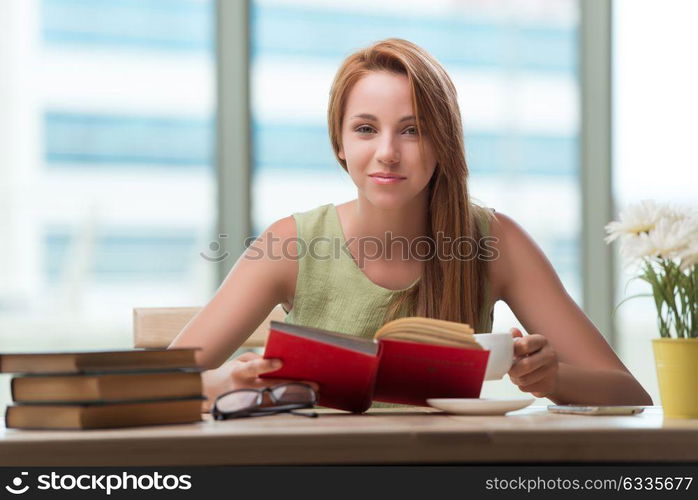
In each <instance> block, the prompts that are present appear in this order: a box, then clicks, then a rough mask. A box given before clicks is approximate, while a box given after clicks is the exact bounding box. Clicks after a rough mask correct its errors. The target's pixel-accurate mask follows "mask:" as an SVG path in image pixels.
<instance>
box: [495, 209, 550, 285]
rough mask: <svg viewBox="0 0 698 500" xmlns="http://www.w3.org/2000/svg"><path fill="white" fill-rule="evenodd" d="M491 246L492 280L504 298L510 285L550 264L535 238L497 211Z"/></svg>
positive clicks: (512, 219) (510, 218) (507, 216)
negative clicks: (533, 269) (524, 272)
mask: <svg viewBox="0 0 698 500" xmlns="http://www.w3.org/2000/svg"><path fill="white" fill-rule="evenodd" d="M489 235H490V236H491V237H492V239H491V245H490V247H491V248H493V249H494V250H495V258H494V259H493V260H492V261H491V265H490V279H491V281H492V282H493V283H494V284H495V285H494V286H496V288H497V293H498V294H499V298H503V296H504V294H505V292H504V290H505V289H506V287H507V284H508V283H509V282H510V281H511V280H513V279H516V278H517V277H518V276H520V275H521V270H522V269H529V268H531V267H533V266H535V265H537V263H539V262H541V261H547V258H546V257H545V255H544V253H543V251H542V250H541V249H540V247H539V246H538V244H537V243H536V242H535V240H534V239H533V237H531V235H530V234H529V233H528V232H527V231H526V230H525V229H524V228H523V227H522V226H521V225H520V224H519V223H517V222H516V221H515V220H514V218H513V217H511V216H509V215H507V214H505V213H502V212H499V211H497V212H495V213H493V214H492V221H491V223H490V234H489Z"/></svg>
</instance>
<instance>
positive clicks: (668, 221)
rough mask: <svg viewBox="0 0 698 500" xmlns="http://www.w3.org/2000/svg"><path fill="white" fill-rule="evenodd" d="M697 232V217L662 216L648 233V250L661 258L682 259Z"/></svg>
mask: <svg viewBox="0 0 698 500" xmlns="http://www.w3.org/2000/svg"><path fill="white" fill-rule="evenodd" d="M697 233H698V220H696V219H693V218H690V217H685V218H676V217H674V218H669V217H667V218H662V219H660V220H659V221H658V222H657V225H656V226H655V227H654V229H652V230H651V231H650V232H649V234H647V235H646V240H647V249H646V250H647V251H648V252H651V255H652V256H655V257H658V258H660V259H676V258H679V259H680V258H681V257H682V256H683V255H684V253H685V252H686V251H688V249H689V247H690V245H691V243H692V242H693V240H694V239H695V236H696V234H697Z"/></svg>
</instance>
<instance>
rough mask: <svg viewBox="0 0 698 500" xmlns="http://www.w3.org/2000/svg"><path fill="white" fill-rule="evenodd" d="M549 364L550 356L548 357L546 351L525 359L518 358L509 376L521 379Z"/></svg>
mask: <svg viewBox="0 0 698 500" xmlns="http://www.w3.org/2000/svg"><path fill="white" fill-rule="evenodd" d="M548 363H549V356H546V353H545V351H544V350H542V351H540V352H537V353H535V354H531V355H529V356H525V357H523V358H518V359H516V360H514V363H513V364H512V365H511V368H510V369H509V376H510V377H511V376H514V377H518V378H521V377H523V376H524V375H527V374H529V373H532V372H534V371H535V370H537V369H538V368H540V367H541V366H543V365H546V364H548Z"/></svg>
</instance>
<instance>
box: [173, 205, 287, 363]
mask: <svg viewBox="0 0 698 500" xmlns="http://www.w3.org/2000/svg"><path fill="white" fill-rule="evenodd" d="M295 238H296V224H295V221H294V220H293V217H291V216H289V217H286V218H284V219H280V220H278V221H276V222H275V223H274V224H272V225H271V226H269V228H268V229H267V230H265V231H264V232H263V233H262V235H261V236H260V237H259V238H257V240H255V241H254V242H253V243H252V244H251V245H250V246H249V247H248V248H247V249H246V250H245V251H244V253H243V254H242V255H241V256H240V258H239V259H238V261H237V262H236V263H235V265H234V266H233V268H232V269H231V270H230V272H229V273H228V276H227V277H226V278H225V280H224V281H223V283H222V284H221V286H220V287H219V288H218V291H217V292H216V294H215V295H214V297H213V298H212V299H211V301H210V302H209V303H208V304H206V306H205V307H204V308H203V309H202V310H201V311H200V312H199V313H198V314H197V315H196V316H195V317H194V318H192V320H191V321H190V322H189V323H188V324H187V325H186V327H185V328H184V329H183V330H182V331H181V332H180V333H179V335H177V337H176V338H175V339H174V340H173V341H172V343H171V344H170V347H201V348H202V349H201V351H199V352H198V354H197V362H198V363H199V365H200V366H201V367H203V368H206V369H211V368H215V367H218V366H220V365H221V364H222V363H223V362H224V361H225V360H226V359H228V358H229V357H230V355H231V354H232V353H233V352H235V351H236V350H237V349H238V348H239V347H240V346H241V345H242V344H243V342H244V341H245V340H246V339H247V337H249V336H250V335H251V334H252V332H254V330H255V329H256V328H257V327H258V326H259V325H260V324H261V323H262V321H264V319H265V318H266V317H267V316H268V315H269V313H270V312H271V310H272V309H273V308H274V307H275V306H276V305H277V304H280V303H282V302H284V301H286V300H287V298H288V297H293V294H294V290H295V277H296V274H297V269H298V266H297V261H296V245H295Z"/></svg>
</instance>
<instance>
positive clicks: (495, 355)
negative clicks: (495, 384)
mask: <svg viewBox="0 0 698 500" xmlns="http://www.w3.org/2000/svg"><path fill="white" fill-rule="evenodd" d="M475 340H477V343H478V344H480V345H481V346H482V348H483V349H486V350H488V351H490V357H489V359H488V360H487V369H486V370H485V380H498V379H500V378H502V377H503V376H504V375H506V374H507V373H508V372H509V368H511V365H512V364H513V363H514V337H512V336H511V333H509V332H507V333H476V334H475Z"/></svg>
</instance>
